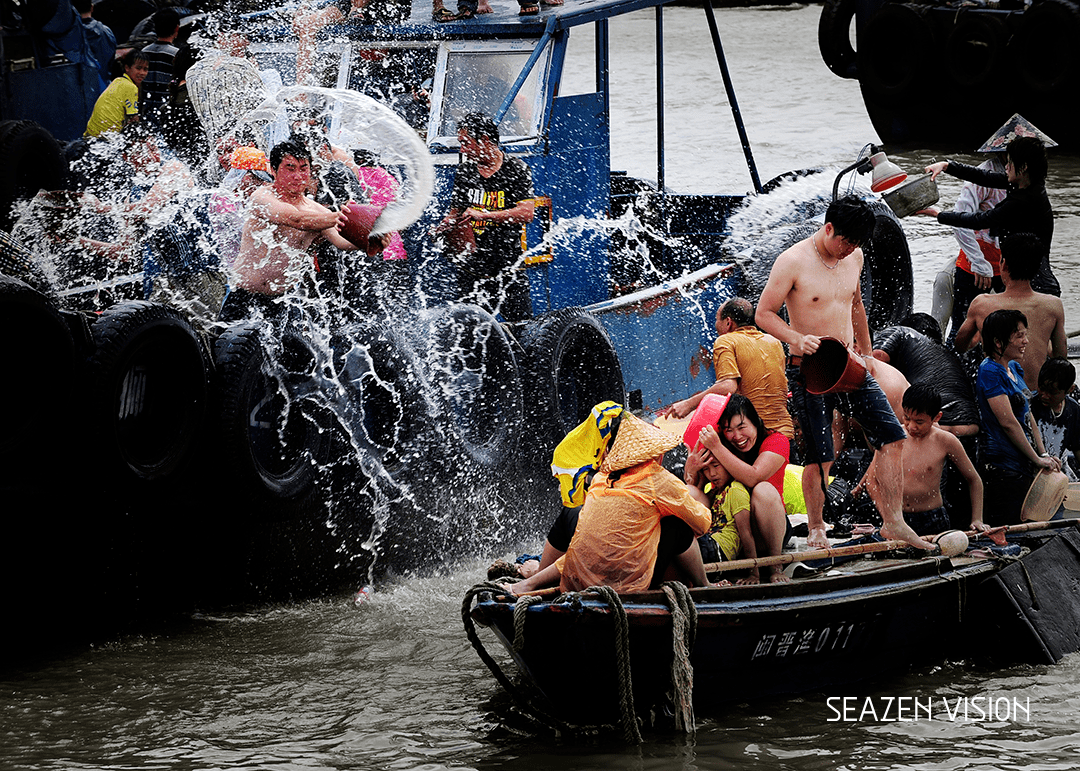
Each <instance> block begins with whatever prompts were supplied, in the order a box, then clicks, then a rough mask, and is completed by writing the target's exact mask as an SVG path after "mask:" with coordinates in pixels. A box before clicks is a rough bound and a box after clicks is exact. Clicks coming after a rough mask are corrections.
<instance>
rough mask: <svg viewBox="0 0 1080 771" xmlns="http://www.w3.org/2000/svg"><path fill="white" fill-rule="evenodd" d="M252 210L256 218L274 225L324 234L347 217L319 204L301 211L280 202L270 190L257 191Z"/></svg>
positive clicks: (253, 197) (252, 199)
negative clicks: (308, 209)
mask: <svg viewBox="0 0 1080 771" xmlns="http://www.w3.org/2000/svg"><path fill="white" fill-rule="evenodd" d="M264 191H265V192H264ZM260 193H261V194H262V195H260ZM251 208H252V212H253V213H254V214H255V216H257V217H259V218H260V219H264V220H266V221H267V222H269V223H270V224H272V225H284V226H285V227H289V228H294V229H295V230H307V231H312V232H318V233H322V232H324V231H325V230H327V229H328V228H335V227H337V225H338V224H339V223H343V222H344V221H345V215H344V214H342V213H341V212H339V211H337V212H335V211H330V210H329V209H327V208H325V207H324V206H320V205H318V204H316V205H315V206H313V207H312V208H311V210H310V211H301V210H300V209H298V208H296V207H295V206H293V205H292V204H288V203H284V202H283V201H281V200H279V199H278V197H277V196H276V195H274V194H273V191H272V190H270V189H269V188H261V189H259V190H257V191H255V193H254V195H252V197H251Z"/></svg>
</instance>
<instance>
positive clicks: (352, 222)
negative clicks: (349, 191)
mask: <svg viewBox="0 0 1080 771" xmlns="http://www.w3.org/2000/svg"><path fill="white" fill-rule="evenodd" d="M382 210H383V207H382V206H372V205H371V204H365V203H356V202H355V201H349V203H348V204H346V206H345V223H344V224H343V225H342V226H341V228H340V229H339V231H338V232H340V233H341V235H342V236H344V237H345V238H346V239H348V240H349V241H351V242H352V243H354V244H356V246H358V247H359V248H361V249H363V250H364V251H366V252H367V253H368V254H370V255H375V254H378V253H379V252H380V251H381V250H382V244H381V243H379V242H378V241H372V240H370V238H369V236H370V235H371V229H372V227H374V225H375V220H377V219H378V218H379V215H380V214H382Z"/></svg>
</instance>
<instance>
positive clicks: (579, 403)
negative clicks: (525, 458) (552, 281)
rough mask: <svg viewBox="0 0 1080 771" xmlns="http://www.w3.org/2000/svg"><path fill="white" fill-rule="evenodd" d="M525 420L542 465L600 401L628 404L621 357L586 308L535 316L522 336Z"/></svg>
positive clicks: (547, 461) (566, 309)
mask: <svg viewBox="0 0 1080 771" xmlns="http://www.w3.org/2000/svg"><path fill="white" fill-rule="evenodd" d="M521 345H522V348H523V349H524V356H523V366H522V379H523V383H524V387H525V416H526V420H527V421H528V422H529V425H530V426H531V430H532V431H533V432H534V436H535V442H534V444H533V448H534V452H533V453H531V456H532V457H533V459H534V460H536V461H538V462H543V463H546V464H550V462H551V453H552V451H553V450H554V449H555V446H556V445H557V444H558V443H559V442H560V441H562V439H563V437H565V436H566V434H567V433H569V432H570V431H571V430H572V429H573V428H574V427H576V426H577V425H578V424H579V423H580V422H581V421H583V420H584V419H585V418H587V417H588V416H589V412H590V411H591V410H592V408H593V407H594V406H595V405H596V404H599V403H600V402H602V401H606V400H611V401H615V402H619V403H620V404H624V403H625V398H626V394H625V390H624V389H625V386H624V382H623V374H622V367H621V366H620V365H619V356H618V353H617V352H616V351H615V346H614V344H613V343H612V342H611V338H610V337H609V336H608V333H607V331H606V330H605V329H604V327H603V325H602V324H601V323H600V322H599V321H598V320H597V318H596V317H595V316H593V315H592V314H591V313H589V312H588V311H586V310H584V309H582V308H564V309H562V310H558V311H554V312H552V313H546V314H544V315H542V316H539V317H537V318H536V319H535V320H534V321H533V322H532V323H531V324H529V325H528V326H527V327H526V328H525V331H524V332H523V334H522V336H521Z"/></svg>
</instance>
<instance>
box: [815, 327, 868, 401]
mask: <svg viewBox="0 0 1080 771" xmlns="http://www.w3.org/2000/svg"><path fill="white" fill-rule="evenodd" d="M800 369H801V371H802V375H803V380H805V381H806V390H807V391H809V392H810V393H812V394H831V393H843V392H845V391H854V390H855V389H856V388H858V387H859V386H861V385H862V384H863V381H865V380H866V365H865V364H863V361H862V357H860V356H859V355H857V354H856V353H855V352H854V351H851V350H849V349H848V347H847V346H846V345H844V343H843V341H841V340H837V339H836V338H835V337H823V338H821V345H819V346H818V349H817V350H816V351H814V352H813V353H812V354H810V355H809V356H803V360H802V364H801V365H800Z"/></svg>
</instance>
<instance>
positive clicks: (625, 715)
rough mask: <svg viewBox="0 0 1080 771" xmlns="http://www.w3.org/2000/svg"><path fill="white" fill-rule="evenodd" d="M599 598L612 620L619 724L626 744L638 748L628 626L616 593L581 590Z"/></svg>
mask: <svg viewBox="0 0 1080 771" xmlns="http://www.w3.org/2000/svg"><path fill="white" fill-rule="evenodd" d="M585 591H586V592H591V593H593V594H599V595H600V596H601V597H602V598H603V599H604V601H605V602H607V604H608V607H609V608H611V612H612V615H613V616H614V618H615V673H616V677H617V678H618V681H619V724H620V725H621V726H622V731H623V738H624V739H626V742H627V743H628V744H641V730H640V729H639V728H638V720H637V712H636V711H635V710H634V683H633V678H632V677H631V675H630V622H629V621H628V620H627V618H626V608H624V607H623V604H622V600H621V599H620V598H619V595H618V593H617V592H616V591H615V590H614V589H612V588H611V587H610V586H590V587H589V588H588V589H586V590H585Z"/></svg>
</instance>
